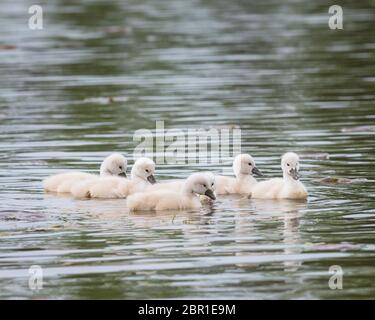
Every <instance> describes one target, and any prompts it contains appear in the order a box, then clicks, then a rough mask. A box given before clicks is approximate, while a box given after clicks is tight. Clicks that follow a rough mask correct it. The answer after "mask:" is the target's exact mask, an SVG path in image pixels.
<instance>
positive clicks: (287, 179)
mask: <svg viewBox="0 0 375 320" xmlns="http://www.w3.org/2000/svg"><path fill="white" fill-rule="evenodd" d="M283 180H284V182H285V183H287V184H296V183H298V182H299V180H295V179H293V178H292V176H291V175H289V174H288V173H287V172H286V171H283Z"/></svg>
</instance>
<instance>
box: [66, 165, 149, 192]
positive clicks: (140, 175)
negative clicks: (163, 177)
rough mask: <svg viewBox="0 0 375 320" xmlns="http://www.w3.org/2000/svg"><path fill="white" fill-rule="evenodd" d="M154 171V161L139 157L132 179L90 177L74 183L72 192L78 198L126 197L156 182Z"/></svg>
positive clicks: (134, 166) (133, 169) (132, 172)
mask: <svg viewBox="0 0 375 320" xmlns="http://www.w3.org/2000/svg"><path fill="white" fill-rule="evenodd" d="M154 173H155V163H154V161H152V160H151V159H148V158H139V159H137V161H136V162H135V163H134V165H133V168H132V171H131V179H130V180H129V179H122V178H119V177H100V178H98V179H90V180H86V181H83V182H80V183H78V184H75V185H73V186H72V188H71V193H72V195H73V196H74V197H76V198H102V199H111V198H126V197H127V196H128V195H130V194H133V193H135V192H141V191H144V190H145V189H146V188H147V186H149V185H150V184H153V183H155V177H154Z"/></svg>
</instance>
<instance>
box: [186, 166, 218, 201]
mask: <svg viewBox="0 0 375 320" xmlns="http://www.w3.org/2000/svg"><path fill="white" fill-rule="evenodd" d="M185 190H186V191H187V192H189V193H190V192H193V193H196V194H201V195H205V196H207V197H209V198H211V199H212V200H216V196H215V176H214V175H213V174H212V173H209V172H199V173H193V174H192V175H190V176H189V177H188V178H187V179H186V182H185Z"/></svg>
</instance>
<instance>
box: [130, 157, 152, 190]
mask: <svg viewBox="0 0 375 320" xmlns="http://www.w3.org/2000/svg"><path fill="white" fill-rule="evenodd" d="M154 174H155V162H154V161H152V160H151V159H149V158H139V159H137V161H136V162H135V163H134V165H133V168H132V172H131V175H132V179H134V178H136V177H137V178H141V179H142V180H145V181H148V182H150V183H151V184H154V183H155V182H156V180H155V177H154Z"/></svg>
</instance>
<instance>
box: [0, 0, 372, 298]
mask: <svg viewBox="0 0 375 320" xmlns="http://www.w3.org/2000/svg"><path fill="white" fill-rule="evenodd" d="M31 4H33V3H32V1H31V0H30V1H29V0H25V1H17V2H14V1H8V0H5V1H2V2H1V3H0V12H1V14H2V19H1V21H0V26H1V28H0V39H1V40H0V61H1V64H0V176H1V182H2V183H1V185H0V237H1V244H0V287H1V290H0V297H1V298H42V299H43V298H57V297H59V298H215V299H216V298H225V297H231V298H260V299H261V298H284V299H286V298H301V297H302V298H312V299H316V298H373V297H374V296H375V291H374V288H373V286H372V284H373V279H374V271H373V270H374V266H375V256H374V251H375V245H374V235H373V234H374V232H373V229H374V226H375V220H374V187H373V185H374V180H375V170H374V168H375V166H374V162H373V157H374V150H373V146H374V131H373V130H372V129H373V125H374V119H375V113H374V106H373V104H374V103H373V101H374V98H375V92H374V89H373V87H374V73H375V69H374V63H373V62H374V58H373V56H374V54H373V53H374V48H375V44H374V41H373V39H374V29H373V21H374V18H375V17H374V12H375V11H374V7H373V2H372V1H360V2H356V3H351V4H350V5H343V7H344V30H342V31H331V30H329V29H328V14H327V12H328V7H327V4H326V2H325V1H314V2H296V1H282V2H280V1H273V0H272V1H266V2H264V3H259V2H258V1H240V0H235V1H231V2H228V1H221V0H219V1H215V2H209V1H205V0H200V1H199V0H197V1H182V0H181V1H173V2H165V3H164V2H156V1H151V0H145V1H132V0H129V1H120V0H118V1H117V0H116V1H110V2H109V1H106V2H104V1H99V0H95V1H89V2H86V1H80V2H77V1H59V0H53V1H48V4H47V3H46V4H44V6H45V8H44V12H45V16H44V30H43V31H37V32H36V31H31V30H29V29H28V28H27V19H28V15H27V8H28V7H29V6H30V5H31ZM371 6H372V7H371ZM156 120H164V121H165V126H166V129H167V130H168V129H171V128H176V129H181V130H187V129H189V128H199V127H203V128H209V127H223V126H224V127H232V126H234V125H236V126H240V127H241V129H242V149H243V151H244V152H249V153H251V154H252V155H253V156H254V158H255V159H256V161H257V166H258V167H259V168H260V169H261V170H262V172H263V173H265V174H266V176H267V177H274V176H280V175H281V172H280V164H279V162H280V160H279V157H280V155H281V154H282V153H283V152H285V151H289V150H293V151H295V152H299V153H304V154H305V156H304V157H303V160H302V174H303V178H302V179H303V181H304V183H306V186H307V188H308V189H309V191H310V197H309V201H308V202H295V201H260V200H254V199H246V198H244V197H240V196H239V197H237V196H225V197H221V198H219V199H218V201H216V202H215V203H214V204H212V205H210V204H205V206H204V208H203V209H202V210H200V211H198V212H196V211H192V212H159V213H156V212H152V213H136V214H135V213H134V214H130V213H129V212H128V211H127V209H126V206H125V204H126V201H125V200H116V201H114V200H102V201H99V200H88V201H78V200H74V199H71V198H69V197H58V196H55V195H46V194H44V193H43V192H42V189H41V180H42V179H43V178H44V177H46V176H47V175H50V174H53V173H55V172H58V171H61V170H67V169H81V170H85V171H91V172H97V171H98V167H99V164H100V161H101V160H102V159H103V158H104V157H105V156H106V155H107V154H108V153H109V152H112V151H119V152H122V153H124V154H127V155H128V156H129V158H131V154H132V151H133V148H134V147H135V142H134V141H133V133H134V130H137V129H139V128H146V129H150V130H154V128H155V121H156ZM355 127H361V128H359V129H355V130H352V128H355ZM316 154H319V155H324V156H314V155H316ZM227 160H229V159H227ZM229 166H230V165H229V163H228V167H229ZM200 169H204V170H212V171H214V172H217V173H221V172H222V171H223V168H222V164H218V163H212V164H210V165H209V166H199V165H196V166H193V165H179V166H175V165H168V166H159V167H158V168H157V173H158V177H159V178H160V179H164V178H165V179H174V178H181V177H185V176H187V175H188V174H190V173H191V172H194V171H196V170H200ZM327 176H334V177H336V176H337V177H343V178H348V179H352V178H358V179H363V178H366V179H367V181H363V180H362V182H361V183H357V184H321V183H319V180H320V179H322V178H325V177H327ZM31 265H40V266H42V268H43V272H44V277H45V279H44V281H45V287H44V288H43V290H41V291H39V292H33V291H31V290H29V288H28V268H29V267H30V266H31ZM331 265H340V266H341V267H342V268H343V270H344V274H345V276H344V290H341V291H332V290H330V289H329V288H328V285H327V283H328V279H329V276H330V275H329V273H328V269H329V267H330V266H331Z"/></svg>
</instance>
